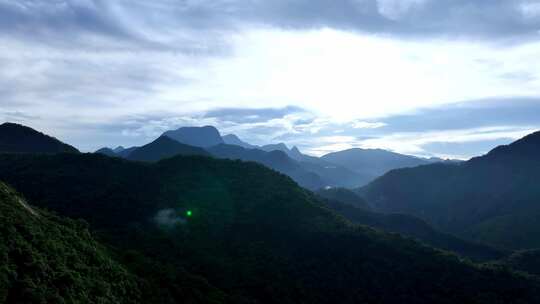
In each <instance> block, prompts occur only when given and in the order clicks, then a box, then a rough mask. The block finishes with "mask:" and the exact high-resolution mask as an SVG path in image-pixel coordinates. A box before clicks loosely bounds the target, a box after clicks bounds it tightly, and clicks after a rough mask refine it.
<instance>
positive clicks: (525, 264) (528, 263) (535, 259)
mask: <svg viewBox="0 0 540 304" xmlns="http://www.w3.org/2000/svg"><path fill="white" fill-rule="evenodd" d="M499 262H500V264H502V265H504V266H506V267H510V268H512V269H516V270H519V271H524V272H527V273H529V274H532V275H537V276H540V249H533V250H522V251H517V252H515V253H513V254H512V255H510V256H508V257H507V258H505V259H503V260H501V261H499Z"/></svg>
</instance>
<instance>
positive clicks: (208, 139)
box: [162, 126, 224, 148]
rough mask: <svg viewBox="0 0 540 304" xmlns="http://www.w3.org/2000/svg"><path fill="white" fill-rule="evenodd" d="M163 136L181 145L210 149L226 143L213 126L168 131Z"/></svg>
mask: <svg viewBox="0 0 540 304" xmlns="http://www.w3.org/2000/svg"><path fill="white" fill-rule="evenodd" d="M162 136H167V137H170V138H172V139H174V140H176V141H178V142H180V143H183V144H186V145H190V146H194V147H201V148H208V147H211V146H215V145H219V144H222V143H224V142H223V139H222V138H221V135H220V134H219V131H218V130H217V129H216V128H214V127H212V126H205V127H183V128H179V129H177V130H172V131H167V132H165V133H163V135H162Z"/></svg>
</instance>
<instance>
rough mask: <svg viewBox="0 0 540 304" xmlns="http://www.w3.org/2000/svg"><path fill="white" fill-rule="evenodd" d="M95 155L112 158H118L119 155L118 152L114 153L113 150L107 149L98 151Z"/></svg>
mask: <svg viewBox="0 0 540 304" xmlns="http://www.w3.org/2000/svg"><path fill="white" fill-rule="evenodd" d="M94 153H98V154H103V155H107V156H110V157H118V154H116V152H114V151H113V150H112V149H111V148H106V147H105V148H101V149H99V150H96V152H94Z"/></svg>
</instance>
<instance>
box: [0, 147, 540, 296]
mask: <svg viewBox="0 0 540 304" xmlns="http://www.w3.org/2000/svg"><path fill="white" fill-rule="evenodd" d="M0 179H4V180H6V181H8V182H9V183H10V184H12V185H14V186H16V187H17V189H18V190H19V191H21V192H22V193H24V194H25V196H26V197H28V198H29V199H31V201H32V202H33V203H34V204H36V205H38V206H41V207H43V208H48V209H51V210H54V211H56V212H58V213H60V214H62V215H69V216H71V217H75V218H84V219H86V220H88V221H89V223H90V225H91V227H93V228H94V229H95V232H96V233H98V234H99V235H100V236H101V238H103V240H104V241H105V242H107V243H108V244H113V245H114V246H115V248H116V251H115V252H116V254H117V255H118V259H119V260H120V261H122V263H124V265H125V266H126V267H127V268H128V269H129V270H130V271H131V272H133V273H134V274H136V275H137V276H138V277H140V278H142V279H143V280H144V282H146V283H145V284H146V285H145V286H146V287H145V288H141V298H142V301H143V302H145V303H184V302H187V303H335V302H336V301H337V302H340V303H535V302H538V301H540V285H539V282H538V281H537V280H536V279H534V278H531V277H526V276H522V275H519V274H516V273H513V272H511V271H509V270H507V269H505V268H504V267H502V268H497V267H489V268H487V267H480V266H476V265H474V264H471V263H470V262H464V261H462V260H461V259H460V258H458V257H457V256H455V255H452V254H449V253H446V252H443V251H439V250H435V249H433V248H431V247H428V246H425V245H422V244H420V243H418V242H416V241H414V240H411V239H408V238H404V237H402V236H400V235H399V234H388V233H384V232H380V231H376V230H373V229H370V228H367V227H364V226H355V225H353V224H351V223H350V222H349V221H347V220H345V219H344V218H342V217H341V216H339V215H337V214H335V213H334V212H333V211H331V210H329V209H328V208H327V207H325V205H324V203H323V202H321V201H320V200H318V199H317V198H316V197H315V195H314V194H312V193H311V192H309V191H307V190H305V189H302V188H300V187H298V185H297V184H296V183H294V182H293V181H292V180H291V179H290V178H288V177H286V176H284V175H282V174H279V173H277V172H275V171H272V170H268V169H267V168H265V167H264V166H262V165H258V164H255V163H244V162H241V161H226V160H216V159H211V158H207V157H194V156H190V157H174V158H171V159H166V160H163V161H160V162H158V163H134V162H129V161H126V160H123V159H118V158H109V157H105V156H102V155H96V154H87V155H70V154H61V155H38V156H32V155H8V154H5V155H0ZM188 211H190V214H191V216H188Z"/></svg>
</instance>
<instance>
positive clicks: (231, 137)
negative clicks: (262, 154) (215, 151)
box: [222, 134, 257, 149]
mask: <svg viewBox="0 0 540 304" xmlns="http://www.w3.org/2000/svg"><path fill="white" fill-rule="evenodd" d="M222 139H223V141H224V142H225V143H226V144H228V145H235V146H240V147H243V148H246V149H255V148H257V146H254V145H251V144H248V143H247V142H245V141H243V140H241V139H240V138H239V137H238V136H236V135H235V134H227V135H225V136H222Z"/></svg>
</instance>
